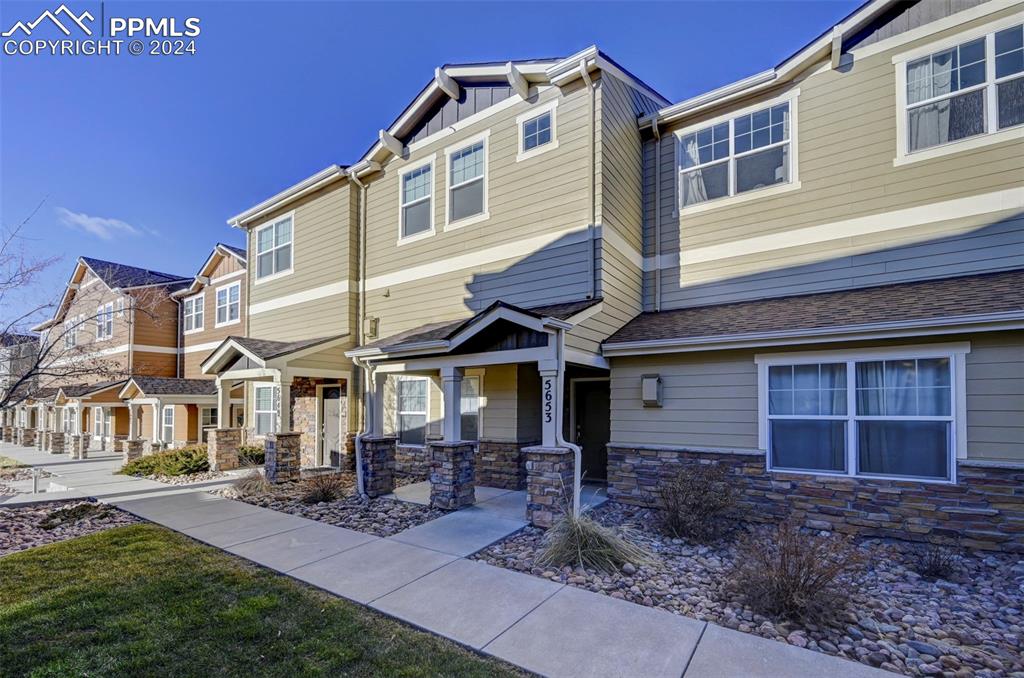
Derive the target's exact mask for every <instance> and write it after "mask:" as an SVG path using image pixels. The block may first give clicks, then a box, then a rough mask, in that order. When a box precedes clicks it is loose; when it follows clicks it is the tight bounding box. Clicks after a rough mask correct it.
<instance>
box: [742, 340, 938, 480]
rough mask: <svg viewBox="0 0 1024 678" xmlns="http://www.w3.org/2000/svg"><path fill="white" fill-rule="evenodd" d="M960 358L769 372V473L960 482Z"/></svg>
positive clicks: (796, 366)
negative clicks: (957, 444) (956, 460)
mask: <svg viewBox="0 0 1024 678" xmlns="http://www.w3.org/2000/svg"><path fill="white" fill-rule="evenodd" d="M954 365H955V359H954V355H953V354H950V355H926V356H922V357H902V356H897V355H895V354H893V355H892V356H890V355H884V356H878V357H864V358H851V359H844V360H831V361H828V362H792V363H787V362H786V359H785V357H779V358H777V359H774V358H773V359H772V360H771V361H770V362H769V363H767V364H764V365H763V370H764V371H763V372H762V379H763V380H765V381H766V383H764V384H763V385H762V397H763V398H764V400H765V402H764V403H763V407H762V411H763V412H764V416H765V421H764V424H763V426H764V428H763V432H764V434H765V436H766V438H767V440H766V443H767V445H766V446H767V451H768V463H769V467H770V468H771V469H773V470H779V471H782V470H786V471H805V472H812V473H837V474H847V475H857V476H882V477H890V478H915V479H926V480H938V481H944V480H952V479H953V473H954V468H953V466H954V461H953V460H954V458H955V437H956V421H955V412H956V407H955V403H956V400H955V388H954V383H955V380H954V371H955V367H954Z"/></svg>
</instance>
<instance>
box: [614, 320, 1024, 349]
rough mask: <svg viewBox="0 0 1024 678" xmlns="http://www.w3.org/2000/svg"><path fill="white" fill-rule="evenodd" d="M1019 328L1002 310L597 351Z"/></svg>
mask: <svg viewBox="0 0 1024 678" xmlns="http://www.w3.org/2000/svg"><path fill="white" fill-rule="evenodd" d="M937 328H939V331H936V329H937ZM1022 328H1024V312H1022V311H1009V312H1006V313H991V314H984V315H974V316H959V317H953V318H932V319H929V320H905V321H899V322H892V323H874V324H866V325H849V326H845V327H823V328H819V329H813V330H791V331H783V332H762V333H750V334H736V335H722V336H716V337H707V338H696V339H654V340H649V341H630V342H617V343H614V344H606V345H604V346H602V348H601V353H602V355H604V356H606V357H615V356H634V355H652V354H658V353H687V352H691V351H720V350H726V349H734V348H751V347H758V346H779V345H789V344H803V343H823V342H834V341H860V340H862V339H885V338H896V337H912V336H922V335H926V336H930V335H934V334H943V333H948V334H956V333H964V332H996V331H1004V330H1017V329H1022Z"/></svg>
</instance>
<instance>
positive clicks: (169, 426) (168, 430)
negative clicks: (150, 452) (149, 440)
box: [160, 405, 174, 443]
mask: <svg viewBox="0 0 1024 678" xmlns="http://www.w3.org/2000/svg"><path fill="white" fill-rule="evenodd" d="M160 424H161V429H160V438H161V440H163V441H164V442H165V443H171V442H174V405H164V410H163V414H162V416H161V420H160Z"/></svg>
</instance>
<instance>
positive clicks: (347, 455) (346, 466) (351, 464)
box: [341, 433, 356, 471]
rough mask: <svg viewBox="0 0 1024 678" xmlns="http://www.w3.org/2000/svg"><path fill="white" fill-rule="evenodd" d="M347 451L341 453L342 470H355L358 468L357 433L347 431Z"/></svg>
mask: <svg viewBox="0 0 1024 678" xmlns="http://www.w3.org/2000/svg"><path fill="white" fill-rule="evenodd" d="M344 448H345V452H344V453H343V454H342V455H341V470H342V471H355V470H356V434H355V433H346V434H345V445H344Z"/></svg>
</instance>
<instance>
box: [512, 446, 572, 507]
mask: <svg viewBox="0 0 1024 678" xmlns="http://www.w3.org/2000/svg"><path fill="white" fill-rule="evenodd" d="M523 452H524V453H525V454H526V518H527V520H529V521H530V522H531V523H532V524H533V525H535V526H537V527H551V526H552V525H553V524H554V523H555V521H556V520H557V519H558V516H560V515H562V514H563V513H564V512H565V511H566V510H568V509H569V507H570V506H571V505H572V485H573V464H574V462H575V456H574V455H573V453H572V450H570V449H569V448H567V447H542V446H539V445H538V446H534V447H524V448H523Z"/></svg>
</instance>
